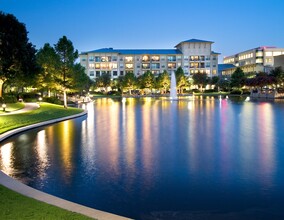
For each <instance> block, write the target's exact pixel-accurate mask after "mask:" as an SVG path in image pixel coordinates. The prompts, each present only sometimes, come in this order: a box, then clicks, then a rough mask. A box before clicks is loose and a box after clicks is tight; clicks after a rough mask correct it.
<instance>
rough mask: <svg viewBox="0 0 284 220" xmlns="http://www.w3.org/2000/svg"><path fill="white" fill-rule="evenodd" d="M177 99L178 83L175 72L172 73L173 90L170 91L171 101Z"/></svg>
mask: <svg viewBox="0 0 284 220" xmlns="http://www.w3.org/2000/svg"><path fill="white" fill-rule="evenodd" d="M177 98H178V97H177V83H176V75H175V72H174V71H172V73H171V90H170V99H171V100H176V99H177Z"/></svg>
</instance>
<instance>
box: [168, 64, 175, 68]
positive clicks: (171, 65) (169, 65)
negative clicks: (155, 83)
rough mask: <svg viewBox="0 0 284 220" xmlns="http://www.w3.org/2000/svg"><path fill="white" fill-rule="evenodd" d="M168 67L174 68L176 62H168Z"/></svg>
mask: <svg viewBox="0 0 284 220" xmlns="http://www.w3.org/2000/svg"><path fill="white" fill-rule="evenodd" d="M168 68H169V69H174V68H176V64H175V63H168Z"/></svg>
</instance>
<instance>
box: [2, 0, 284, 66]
mask: <svg viewBox="0 0 284 220" xmlns="http://www.w3.org/2000/svg"><path fill="white" fill-rule="evenodd" d="M283 9H284V1H283V0H270V1H268V0H261V1H260V0H238V1H231V0H202V1H198V0H194V1H193V0H120V1H119V0H107V1H105V0H17V1H16V0H0V10H1V11H3V12H5V13H11V14H13V15H15V16H16V18H17V19H18V20H19V21H20V22H22V23H24V24H25V25H26V28H27V30H28V32H29V39H30V41H31V42H32V43H33V44H34V45H35V46H36V48H37V49H39V48H41V47H42V46H43V45H44V43H50V44H52V45H53V44H55V43H57V41H58V39H59V38H61V37H62V36H63V35H66V36H67V38H69V39H70V40H71V41H72V42H73V45H74V47H75V48H76V49H78V51H79V52H84V51H90V50H94V49H99V48H105V47H113V48H116V49H143V48H145V49H172V48H174V46H175V45H176V44H178V43H179V42H181V41H184V40H188V39H192V38H196V39H201V40H208V41H213V42H215V43H214V44H213V46H212V49H213V51H216V52H219V53H221V55H220V57H219V63H222V59H223V57H224V56H228V55H232V54H234V53H237V52H241V51H244V50H248V49H251V48H255V47H258V46H276V47H282V48H284V28H283V27H284V19H283Z"/></svg>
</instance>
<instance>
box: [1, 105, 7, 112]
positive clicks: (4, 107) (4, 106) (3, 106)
mask: <svg viewBox="0 0 284 220" xmlns="http://www.w3.org/2000/svg"><path fill="white" fill-rule="evenodd" d="M2 108H3V112H5V109H6V104H5V103H3V104H2Z"/></svg>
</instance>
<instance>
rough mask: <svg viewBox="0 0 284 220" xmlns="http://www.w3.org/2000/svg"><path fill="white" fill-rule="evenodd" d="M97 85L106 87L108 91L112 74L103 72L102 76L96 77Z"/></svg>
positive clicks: (105, 89)
mask: <svg viewBox="0 0 284 220" xmlns="http://www.w3.org/2000/svg"><path fill="white" fill-rule="evenodd" d="M95 84H96V87H102V88H104V91H105V92H106V91H107V87H109V86H111V76H110V74H109V73H103V74H102V75H101V76H99V77H97V78H96V83H95Z"/></svg>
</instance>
